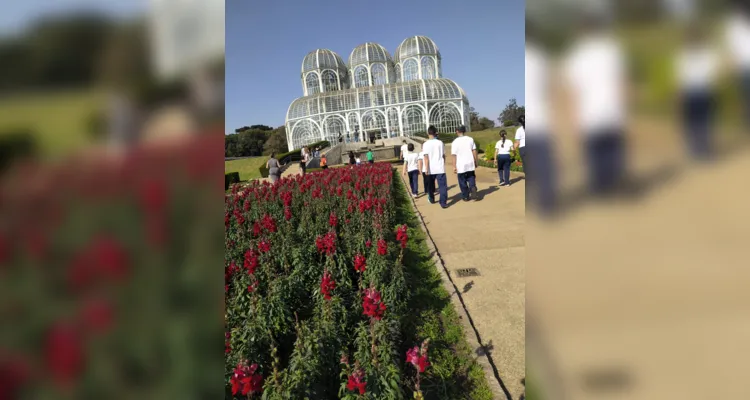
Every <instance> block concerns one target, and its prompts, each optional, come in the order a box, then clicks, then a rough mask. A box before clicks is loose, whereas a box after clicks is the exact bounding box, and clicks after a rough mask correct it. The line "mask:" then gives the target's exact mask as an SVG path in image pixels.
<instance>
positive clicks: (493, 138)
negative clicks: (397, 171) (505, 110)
mask: <svg viewBox="0 0 750 400" xmlns="http://www.w3.org/2000/svg"><path fill="white" fill-rule="evenodd" d="M502 129H505V131H506V132H508V139H513V138H514V137H516V129H517V128H516V127H515V126H510V127H505V128H492V129H485V130H483V131H476V132H469V133H468V135H469V136H471V137H473V138H474V139H475V140H477V141H478V142H479V143H480V144H481V145H482V146H487V145H488V144H490V143H494V142H497V141H498V140H500V131H501V130H502Z"/></svg>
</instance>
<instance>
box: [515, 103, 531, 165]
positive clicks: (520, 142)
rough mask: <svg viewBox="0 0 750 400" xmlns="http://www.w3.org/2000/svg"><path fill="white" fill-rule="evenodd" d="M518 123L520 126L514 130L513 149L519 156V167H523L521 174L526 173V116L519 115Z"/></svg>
mask: <svg viewBox="0 0 750 400" xmlns="http://www.w3.org/2000/svg"><path fill="white" fill-rule="evenodd" d="M518 123H519V124H521V126H519V127H518V129H517V130H516V138H515V143H514V145H515V149H516V150H518V155H520V156H521V165H523V172H524V173H528V171H527V170H526V116H525V115H521V116H520V117H518Z"/></svg>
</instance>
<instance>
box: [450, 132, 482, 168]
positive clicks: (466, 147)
mask: <svg viewBox="0 0 750 400" xmlns="http://www.w3.org/2000/svg"><path fill="white" fill-rule="evenodd" d="M476 149H477V144H476V143H474V138H472V137H471V136H466V135H464V136H459V137H457V138H456V139H455V140H454V141H453V143H451V154H453V156H454V157H456V172H458V173H459V174H463V173H464V172H469V171H474V169H475V167H476V166H475V165H474V153H473V151H474V150H476Z"/></svg>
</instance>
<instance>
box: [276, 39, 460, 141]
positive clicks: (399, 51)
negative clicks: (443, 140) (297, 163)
mask: <svg viewBox="0 0 750 400" xmlns="http://www.w3.org/2000/svg"><path fill="white" fill-rule="evenodd" d="M442 71H443V69H442V59H441V56H440V51H439V50H438V47H437V46H436V45H435V43H434V42H433V41H432V40H431V39H430V38H428V37H425V36H413V37H410V38H407V39H406V40H404V41H403V42H401V44H400V45H399V46H398V47H397V48H396V52H395V55H394V57H393V58H391V55H390V54H389V53H388V51H387V50H386V49H385V48H384V47H383V46H381V45H379V44H377V43H365V44H362V45H359V46H357V47H356V48H355V49H354V51H352V53H351V55H350V56H349V62H348V63H344V61H343V60H342V58H341V57H340V56H339V55H338V54H336V53H335V52H333V51H331V50H327V49H319V50H315V51H312V52H310V53H308V54H307V55H306V56H305V58H304V60H303V61H302V73H301V76H300V78H301V80H302V89H303V93H304V96H303V97H300V98H298V99H296V100H294V101H293V102H292V104H291V105H290V106H289V110H288V111H287V115H286V132H287V142H288V143H289V150H293V149H299V148H301V147H303V146H305V145H308V144H310V143H314V142H317V141H320V140H328V141H330V142H336V141H337V140H338V137H339V135H340V134H346V133H347V132H352V133H354V132H357V134H358V135H359V136H358V140H359V141H366V140H368V138H367V137H366V136H365V135H367V132H370V131H377V132H378V136H379V137H385V136H387V135H388V132H391V131H393V132H396V134H397V135H399V136H413V135H414V134H416V133H418V132H426V131H427V127H428V126H430V125H435V127H437V128H438V130H439V131H440V132H450V133H453V132H454V131H455V129H456V128H457V127H459V126H461V125H466V126H467V127H468V126H469V125H470V124H469V100H468V99H467V97H466V93H464V91H463V89H461V87H460V86H458V84H456V83H455V82H453V81H452V80H450V79H445V78H443V72H442ZM383 132H386V133H383Z"/></svg>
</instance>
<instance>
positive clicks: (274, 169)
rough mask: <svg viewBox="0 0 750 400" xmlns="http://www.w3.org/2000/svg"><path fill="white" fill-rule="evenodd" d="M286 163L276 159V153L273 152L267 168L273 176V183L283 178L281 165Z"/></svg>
mask: <svg viewBox="0 0 750 400" xmlns="http://www.w3.org/2000/svg"><path fill="white" fill-rule="evenodd" d="M283 166H284V165H283V164H281V163H279V160H277V159H276V153H275V152H273V153H271V157H269V158H268V161H266V169H268V177H269V178H271V183H275V182H276V181H278V180H279V178H281V167H283Z"/></svg>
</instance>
